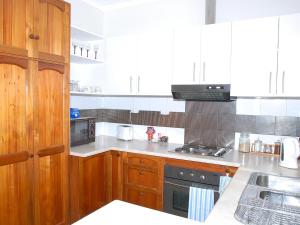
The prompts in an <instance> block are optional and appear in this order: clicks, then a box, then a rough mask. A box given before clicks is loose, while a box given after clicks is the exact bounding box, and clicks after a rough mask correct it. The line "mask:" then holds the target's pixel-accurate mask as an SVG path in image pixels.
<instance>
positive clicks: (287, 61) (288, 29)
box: [278, 14, 300, 97]
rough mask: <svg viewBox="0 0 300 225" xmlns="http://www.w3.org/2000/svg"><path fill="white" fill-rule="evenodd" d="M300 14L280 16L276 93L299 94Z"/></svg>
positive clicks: (289, 95) (287, 95)
mask: <svg viewBox="0 0 300 225" xmlns="http://www.w3.org/2000/svg"><path fill="white" fill-rule="evenodd" d="M299 59H300V14H295V15H287V16H282V17H280V23H279V58H278V95H280V96H286V97H299V96H300V88H299V84H300V63H299Z"/></svg>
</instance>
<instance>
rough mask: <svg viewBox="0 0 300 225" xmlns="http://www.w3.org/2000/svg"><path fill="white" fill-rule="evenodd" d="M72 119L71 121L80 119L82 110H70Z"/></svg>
mask: <svg viewBox="0 0 300 225" xmlns="http://www.w3.org/2000/svg"><path fill="white" fill-rule="evenodd" d="M70 117H71V119H75V118H79V117H80V110H79V109H77V108H70Z"/></svg>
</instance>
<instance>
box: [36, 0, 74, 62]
mask: <svg viewBox="0 0 300 225" xmlns="http://www.w3.org/2000/svg"><path fill="white" fill-rule="evenodd" d="M34 1H35V4H34V11H35V16H36V17H35V21H34V23H35V25H34V26H35V31H34V33H35V34H36V35H37V44H38V47H37V49H38V57H39V58H45V57H47V58H48V59H49V57H51V56H49V54H50V55H55V56H61V57H65V60H66V62H67V61H68V58H69V55H70V52H69V50H68V49H69V48H68V47H67V45H69V44H70V40H69V36H68V35H66V34H68V30H69V27H70V7H69V4H67V3H64V1H62V0H34ZM45 53H46V55H45ZM56 58H57V57H54V58H51V60H54V61H56V60H55V59H56ZM59 58H60V57H58V59H59Z"/></svg>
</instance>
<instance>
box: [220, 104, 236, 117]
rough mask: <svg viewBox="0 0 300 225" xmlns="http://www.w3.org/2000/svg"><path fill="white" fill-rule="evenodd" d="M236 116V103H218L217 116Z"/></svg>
mask: <svg viewBox="0 0 300 225" xmlns="http://www.w3.org/2000/svg"><path fill="white" fill-rule="evenodd" d="M223 113H226V114H236V101H233V102H220V103H219V114H223Z"/></svg>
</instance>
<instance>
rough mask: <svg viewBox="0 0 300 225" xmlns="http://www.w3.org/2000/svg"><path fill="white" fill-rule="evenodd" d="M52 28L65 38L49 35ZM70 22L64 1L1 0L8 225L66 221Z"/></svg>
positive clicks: (0, 172) (1, 148) (0, 127)
mask: <svg viewBox="0 0 300 225" xmlns="http://www.w3.org/2000/svg"><path fill="white" fill-rule="evenodd" d="M37 8H39V10H37ZM42 8H43V10H41V9H42ZM45 12H48V13H45ZM43 20H47V21H49V22H47V23H45V24H44V25H45V26H44V25H38V23H37V22H40V21H43ZM50 21H51V22H50ZM52 22H53V23H54V24H51V23H52ZM51 26H52V31H53V32H52V31H51V32H52V33H53V34H52V36H54V35H56V36H62V37H63V38H62V39H60V40H59V41H55V40H54V39H52V38H51V35H50V34H49V35H48V36H47V41H45V36H43V34H42V33H43V32H42V29H44V30H49V27H51ZM59 26H62V27H63V29H62V30H63V31H64V32H63V35H62V34H60V32H59V31H58V30H56V28H55V27H59ZM38 27H39V28H38ZM69 27H70V5H69V4H68V3H64V2H63V1H59V0H0V102H1V108H0V198H1V201H0V221H5V224H8V225H23V224H24V225H28V224H36V225H40V224H43V225H45V224H46V225H63V224H68V191H67V185H68V179H67V175H68V166H67V162H68V161H67V160H68V154H69V56H68V53H69V38H70V28H69ZM51 32H50V31H49V33H51ZM42 46H43V47H42ZM45 46H46V47H45ZM52 49H61V51H54V50H52Z"/></svg>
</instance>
